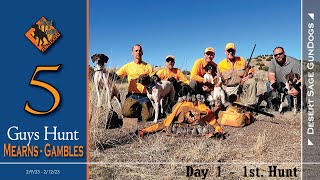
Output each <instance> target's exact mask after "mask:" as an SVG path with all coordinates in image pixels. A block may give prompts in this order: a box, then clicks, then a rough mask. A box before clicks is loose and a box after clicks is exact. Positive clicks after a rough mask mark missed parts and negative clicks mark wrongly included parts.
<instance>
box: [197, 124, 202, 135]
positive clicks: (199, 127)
mask: <svg viewBox="0 0 320 180" xmlns="http://www.w3.org/2000/svg"><path fill="white" fill-rule="evenodd" d="M197 129H198V133H199V134H202V133H203V129H202V126H198V128H197Z"/></svg>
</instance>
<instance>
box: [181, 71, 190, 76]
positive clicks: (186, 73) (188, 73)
mask: <svg viewBox="0 0 320 180" xmlns="http://www.w3.org/2000/svg"><path fill="white" fill-rule="evenodd" d="M182 73H183V74H184V75H190V71H187V70H183V71H182Z"/></svg>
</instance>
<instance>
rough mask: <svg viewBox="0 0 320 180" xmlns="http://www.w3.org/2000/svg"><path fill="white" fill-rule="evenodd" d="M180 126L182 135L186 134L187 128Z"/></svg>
mask: <svg viewBox="0 0 320 180" xmlns="http://www.w3.org/2000/svg"><path fill="white" fill-rule="evenodd" d="M181 128H182V130H181V131H182V132H181V133H182V134H183V135H186V134H187V128H186V127H183V126H182V127H181Z"/></svg>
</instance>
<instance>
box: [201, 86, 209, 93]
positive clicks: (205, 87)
mask: <svg viewBox="0 0 320 180" xmlns="http://www.w3.org/2000/svg"><path fill="white" fill-rule="evenodd" d="M202 90H203V91H204V92H210V89H209V88H208V86H206V85H203V86H202Z"/></svg>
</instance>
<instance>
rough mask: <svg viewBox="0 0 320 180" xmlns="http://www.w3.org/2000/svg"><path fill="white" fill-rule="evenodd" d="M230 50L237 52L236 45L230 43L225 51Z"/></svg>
mask: <svg viewBox="0 0 320 180" xmlns="http://www.w3.org/2000/svg"><path fill="white" fill-rule="evenodd" d="M228 49H233V50H236V45H234V44H233V43H228V44H227V45H226V48H225V50H228Z"/></svg>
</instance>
